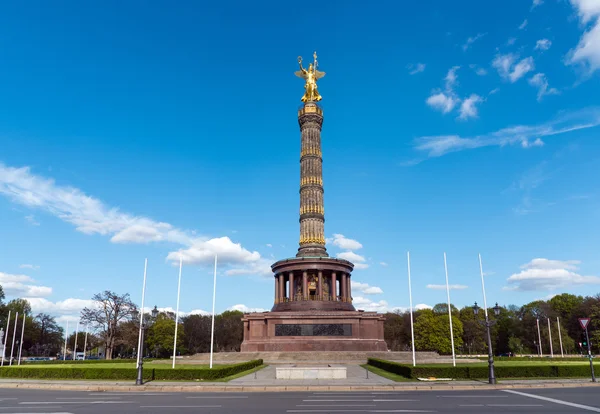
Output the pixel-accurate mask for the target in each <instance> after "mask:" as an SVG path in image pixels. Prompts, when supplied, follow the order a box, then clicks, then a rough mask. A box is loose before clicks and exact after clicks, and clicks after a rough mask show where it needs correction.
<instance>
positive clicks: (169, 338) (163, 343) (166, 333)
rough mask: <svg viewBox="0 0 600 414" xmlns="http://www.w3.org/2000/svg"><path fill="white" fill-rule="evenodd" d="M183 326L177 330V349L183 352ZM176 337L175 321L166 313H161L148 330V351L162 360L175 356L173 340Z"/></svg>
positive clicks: (180, 325)
mask: <svg viewBox="0 0 600 414" xmlns="http://www.w3.org/2000/svg"><path fill="white" fill-rule="evenodd" d="M183 335H184V332H183V325H182V324H179V328H178V329H177V349H178V350H179V351H180V352H181V351H184V350H183V349H181V347H182V346H183V343H184V341H183ZM174 336H175V321H174V320H173V319H172V318H171V317H170V316H169V315H167V314H165V313H162V312H161V313H159V314H158V316H157V317H156V320H155V321H154V323H153V324H152V326H150V328H149V329H148V336H147V337H146V338H147V339H146V346H147V349H148V351H149V352H150V353H151V354H152V355H154V356H158V357H161V358H166V357H169V356H172V355H173V339H174Z"/></svg>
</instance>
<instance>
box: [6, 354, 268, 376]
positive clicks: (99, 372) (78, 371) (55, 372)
mask: <svg viewBox="0 0 600 414" xmlns="http://www.w3.org/2000/svg"><path fill="white" fill-rule="evenodd" d="M262 364H263V360H262V359H256V360H252V361H248V362H243V363H241V364H235V365H228V366H225V367H219V366H216V367H215V368H213V369H209V368H199V369H183V368H176V369H154V368H145V369H144V380H145V381H149V380H179V381H181V380H183V381H194V380H216V379H221V378H225V377H228V376H231V375H234V374H238V373H240V372H244V371H248V370H250V369H252V368H255V367H258V366H261V365H262ZM0 378H35V379H81V380H132V381H133V380H135V379H136V378H137V370H136V369H135V368H102V367H101V366H99V367H81V368H78V367H72V368H71V367H69V368H62V367H47V368H28V367H24V366H18V367H3V368H0Z"/></svg>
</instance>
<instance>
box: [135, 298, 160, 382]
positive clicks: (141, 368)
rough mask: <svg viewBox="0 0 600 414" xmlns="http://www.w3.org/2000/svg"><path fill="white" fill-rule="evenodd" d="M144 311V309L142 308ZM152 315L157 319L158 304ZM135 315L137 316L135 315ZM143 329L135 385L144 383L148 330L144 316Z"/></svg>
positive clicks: (141, 328)
mask: <svg viewBox="0 0 600 414" xmlns="http://www.w3.org/2000/svg"><path fill="white" fill-rule="evenodd" d="M142 312H144V310H143V309H142ZM150 313H151V315H152V319H155V318H156V316H157V315H158V309H157V308H156V305H155V306H154V309H152V312H150ZM134 317H136V316H135V315H134ZM140 330H141V332H142V333H141V338H142V340H141V345H140V347H139V349H138V353H139V359H140V363H139V364H138V370H137V378H136V380H135V385H144V334H145V330H146V323H145V322H144V318H143V317H142V326H141V327H140Z"/></svg>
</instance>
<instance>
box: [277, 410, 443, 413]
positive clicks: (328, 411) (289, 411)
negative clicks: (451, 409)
mask: <svg viewBox="0 0 600 414" xmlns="http://www.w3.org/2000/svg"><path fill="white" fill-rule="evenodd" d="M286 412H287V413H350V412H353V413H435V411H427V410H287V411H286Z"/></svg>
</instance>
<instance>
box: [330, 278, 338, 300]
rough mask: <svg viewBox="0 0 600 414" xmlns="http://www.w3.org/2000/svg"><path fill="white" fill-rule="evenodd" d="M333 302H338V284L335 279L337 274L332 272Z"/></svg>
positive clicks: (331, 292)
mask: <svg viewBox="0 0 600 414" xmlns="http://www.w3.org/2000/svg"><path fill="white" fill-rule="evenodd" d="M330 295H331V300H337V283H336V278H335V272H331V291H330Z"/></svg>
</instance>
